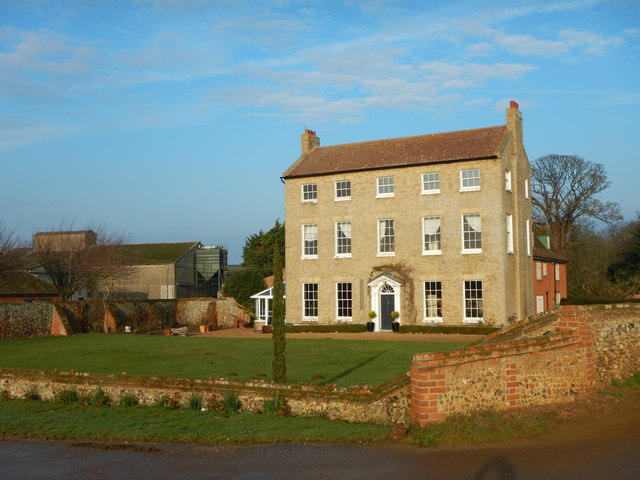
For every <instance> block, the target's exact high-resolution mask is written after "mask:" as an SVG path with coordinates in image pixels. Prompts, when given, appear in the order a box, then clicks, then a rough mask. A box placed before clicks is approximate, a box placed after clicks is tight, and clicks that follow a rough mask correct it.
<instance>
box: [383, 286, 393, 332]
mask: <svg viewBox="0 0 640 480" xmlns="http://www.w3.org/2000/svg"><path fill="white" fill-rule="evenodd" d="M395 309H396V297H395V295H394V294H393V293H383V294H381V295H380V310H381V315H380V328H381V329H382V330H391V323H392V322H393V317H392V316H391V312H393V311H394V310H395Z"/></svg>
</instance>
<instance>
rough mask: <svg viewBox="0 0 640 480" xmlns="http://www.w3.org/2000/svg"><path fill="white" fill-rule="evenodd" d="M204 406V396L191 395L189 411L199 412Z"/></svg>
mask: <svg viewBox="0 0 640 480" xmlns="http://www.w3.org/2000/svg"><path fill="white" fill-rule="evenodd" d="M202 405H203V402H202V395H197V394H194V395H191V397H190V398H189V410H194V411H197V412H199V411H200V410H202Z"/></svg>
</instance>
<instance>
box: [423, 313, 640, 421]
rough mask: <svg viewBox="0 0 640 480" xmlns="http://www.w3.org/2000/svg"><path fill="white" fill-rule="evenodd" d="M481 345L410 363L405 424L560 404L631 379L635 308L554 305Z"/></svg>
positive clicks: (635, 363) (637, 360) (639, 365)
mask: <svg viewBox="0 0 640 480" xmlns="http://www.w3.org/2000/svg"><path fill="white" fill-rule="evenodd" d="M485 343H486V345H481V346H478V347H472V348H466V349H462V350H458V351H455V352H448V353H436V354H418V355H415V356H414V360H413V364H412V366H411V372H410V375H411V413H410V418H411V422H412V423H414V424H417V425H420V426H422V425H425V424H428V423H433V422H439V421H442V420H443V419H444V418H446V417H447V416H449V415H452V414H456V413H463V414H464V413H470V412H471V411H473V410H478V409H482V408H495V409H498V410H502V409H513V408H519V407H526V406H532V405H544V404H552V403H564V402H568V401H572V400H574V399H575V398H577V397H579V396H583V395H586V394H589V393H591V392H593V391H594V390H596V389H598V388H600V387H602V386H605V385H608V384H610V382H611V381H612V380H615V379H622V378H625V377H628V376H631V375H632V374H633V372H634V371H637V370H640V308H638V306H637V305H634V304H622V305H598V306H568V305H567V306H560V307H558V308H557V309H555V310H554V311H552V312H547V313H545V314H543V315H539V316H536V317H532V318H531V319H528V320H525V321H522V322H520V323H518V324H516V325H514V326H513V327H512V328H510V329H507V330H505V331H502V332H499V333H497V334H494V335H493V336H491V337H489V338H487V339H486V340H485Z"/></svg>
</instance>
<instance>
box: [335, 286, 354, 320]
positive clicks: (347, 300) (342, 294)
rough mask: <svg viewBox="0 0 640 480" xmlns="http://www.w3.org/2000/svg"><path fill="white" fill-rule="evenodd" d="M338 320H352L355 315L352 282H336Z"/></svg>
mask: <svg viewBox="0 0 640 480" xmlns="http://www.w3.org/2000/svg"><path fill="white" fill-rule="evenodd" d="M336 307H337V312H336V315H337V320H342V321H351V319H352V317H353V285H352V284H351V282H339V283H336Z"/></svg>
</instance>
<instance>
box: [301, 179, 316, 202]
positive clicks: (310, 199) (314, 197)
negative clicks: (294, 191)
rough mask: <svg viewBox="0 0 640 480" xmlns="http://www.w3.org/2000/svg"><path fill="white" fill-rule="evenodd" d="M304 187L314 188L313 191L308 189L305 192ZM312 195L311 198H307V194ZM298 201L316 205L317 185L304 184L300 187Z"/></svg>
mask: <svg viewBox="0 0 640 480" xmlns="http://www.w3.org/2000/svg"><path fill="white" fill-rule="evenodd" d="M305 187H314V188H313V189H309V190H308V191H305ZM311 193H313V196H312V197H309V198H305V197H308V196H309V194H311ZM300 201H301V202H302V203H318V184H317V183H304V184H302V185H301V186H300Z"/></svg>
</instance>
